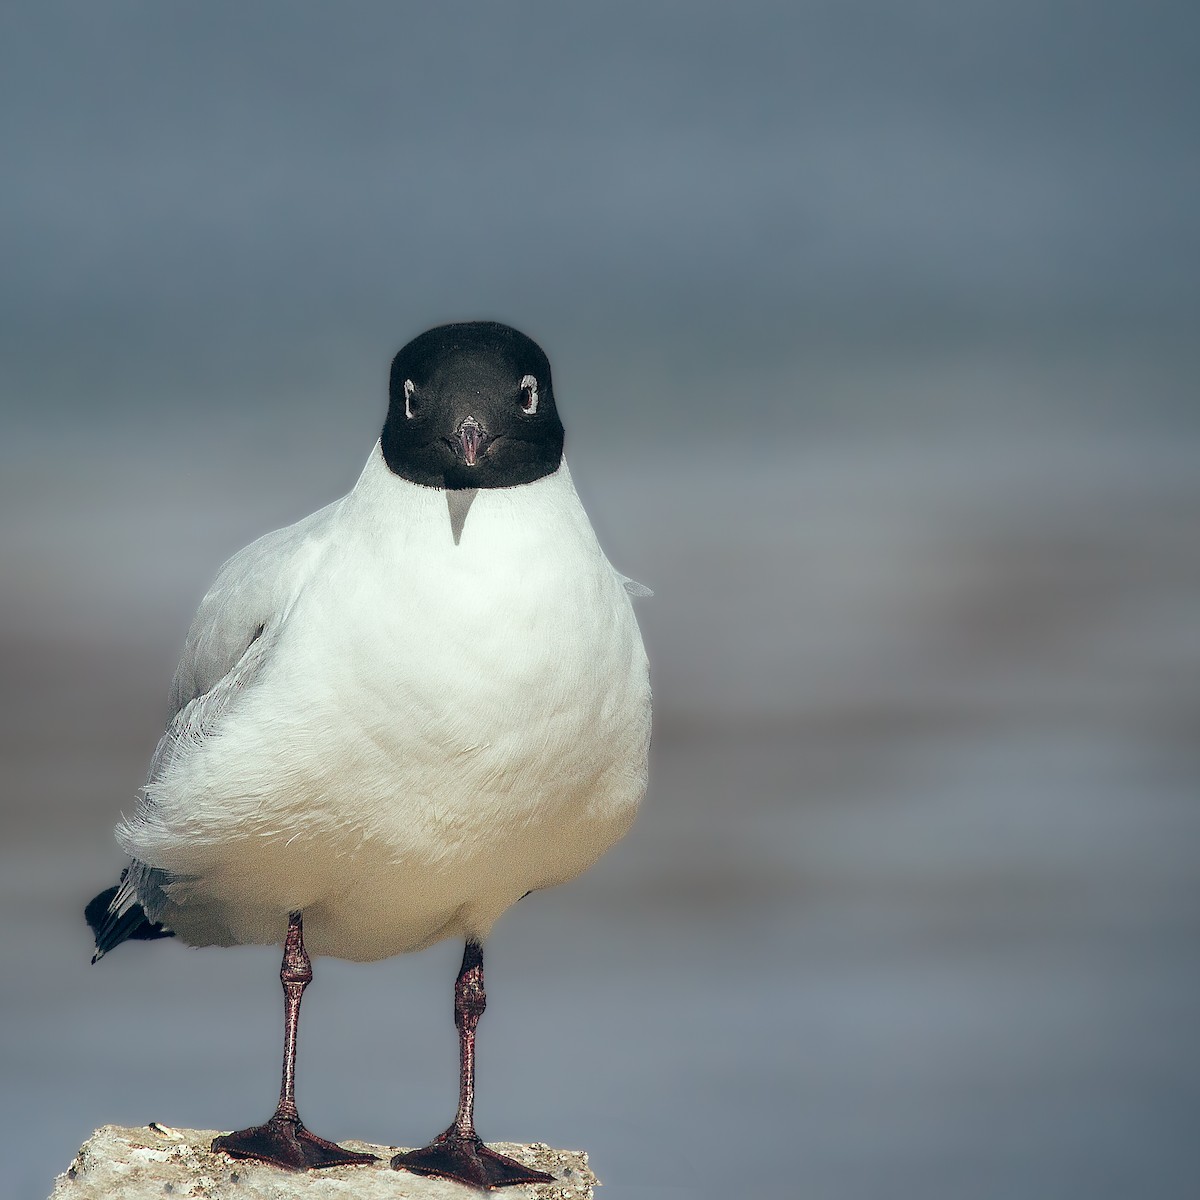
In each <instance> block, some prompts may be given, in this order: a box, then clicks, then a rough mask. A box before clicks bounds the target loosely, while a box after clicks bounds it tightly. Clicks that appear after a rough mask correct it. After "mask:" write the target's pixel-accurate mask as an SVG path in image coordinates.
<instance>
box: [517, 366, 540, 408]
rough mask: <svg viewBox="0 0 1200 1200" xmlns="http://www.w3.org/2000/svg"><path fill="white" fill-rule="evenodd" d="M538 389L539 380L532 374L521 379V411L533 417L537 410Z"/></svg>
mask: <svg viewBox="0 0 1200 1200" xmlns="http://www.w3.org/2000/svg"><path fill="white" fill-rule="evenodd" d="M537 406H538V390H537V380H536V379H534V377H533V376H532V375H526V376H525V377H524V378H523V379H522V380H521V411H522V412H525V413H528V414H529V415H530V416H531V417H532V416H533V414H534V413H535V412H537Z"/></svg>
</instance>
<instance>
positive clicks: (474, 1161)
mask: <svg viewBox="0 0 1200 1200" xmlns="http://www.w3.org/2000/svg"><path fill="white" fill-rule="evenodd" d="M486 1007H487V994H486V993H485V992H484V990H483V949H482V947H481V946H480V945H479V943H478V942H468V943H467V946H466V949H465V951H464V952H463V960H462V967H461V968H460V969H459V972H458V979H457V981H456V982H455V985H454V1023H455V1025H457V1026H458V1052H459V1072H458V1113H457V1114H456V1115H455V1118H454V1124H453V1125H451V1126H450V1128H449V1129H447V1130H446V1131H445V1133H440V1134H438V1136H437V1137H436V1138H434V1139H433V1141H432V1142H430V1143H429V1145H428V1146H425V1147H424V1148H423V1149H421V1150H410V1151H409V1152H408V1153H407V1154H397V1155H396V1157H395V1158H393V1159H392V1166H393V1167H394V1168H395V1169H396V1170H397V1171H400V1170H403V1171H413V1172H415V1173H416V1174H418V1175H438V1176H441V1177H442V1178H443V1179H455V1180H457V1181H458V1182H459V1183H465V1184H469V1185H470V1186H472V1187H478V1188H498V1187H505V1186H507V1185H508V1184H514V1183H553V1182H554V1176H553V1175H547V1174H546V1172H545V1171H535V1170H533V1169H532V1168H531V1167H527V1166H525V1165H524V1164H523V1163H519V1162H517V1161H516V1159H512V1158H508V1157H506V1156H505V1155H503V1154H497V1153H496V1151H495V1150H489V1149H488V1148H487V1147H486V1146H485V1145H484V1144H483V1142H482V1140H481V1139H480V1137H479V1135H478V1134H477V1133H476V1132H475V1029H476V1027H477V1026H478V1025H479V1018H480V1017H481V1016H482V1015H483V1010H484V1009H485V1008H486Z"/></svg>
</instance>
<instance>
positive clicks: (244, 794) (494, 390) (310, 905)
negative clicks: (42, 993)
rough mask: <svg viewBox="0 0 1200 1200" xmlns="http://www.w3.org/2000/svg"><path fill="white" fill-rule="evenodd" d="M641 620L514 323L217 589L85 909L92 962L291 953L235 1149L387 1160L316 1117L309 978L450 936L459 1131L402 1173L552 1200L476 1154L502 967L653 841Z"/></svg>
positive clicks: (488, 336)
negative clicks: (113, 859) (350, 483)
mask: <svg viewBox="0 0 1200 1200" xmlns="http://www.w3.org/2000/svg"><path fill="white" fill-rule="evenodd" d="M645 594H648V591H647V589H645V588H643V587H641V585H639V584H635V583H633V581H631V580H629V579H627V578H626V577H625V576H623V575H621V574H619V573H618V572H617V571H616V570H615V569H614V568H613V567H612V566H611V565H610V563H609V562H608V560H607V559H606V558H605V556H604V553H603V551H602V550H601V549H600V546H599V544H598V542H597V540H596V536H595V534H594V532H593V530H592V527H591V525H590V523H589V521H588V518H587V515H586V513H585V512H584V509H583V506H582V504H581V503H580V501H579V497H578V496H577V494H576V492H575V488H574V485H573V484H572V481H571V475H570V472H569V470H568V468H567V463H566V460H565V459H564V457H563V427H562V423H561V421H560V419H559V416H558V411H557V408H556V405H555V399H554V388H553V383H552V380H551V374H550V364H549V362H548V360H547V358H546V355H545V353H544V352H543V351H542V349H541V348H540V347H539V346H538V345H537V343H535V342H534V341H532V340H531V339H530V338H528V337H526V336H525V335H524V334H522V333H519V332H518V331H517V330H515V329H512V328H510V327H509V326H507V325H502V324H499V323H496V322H490V321H473V322H466V323H460V324H453V325H443V326H439V327H437V328H435V329H431V330H429V331H427V332H426V333H423V334H421V335H420V336H419V337H417V338H415V339H413V340H412V341H411V342H409V343H408V344H407V345H406V346H405V347H404V348H403V349H402V350H401V351H400V352H399V353H398V354H397V355H396V356H395V359H394V360H393V362H392V367H391V375H390V382H389V402H388V413H387V419H386V422H385V424H384V427H383V432H382V434H381V436H380V438H379V440H378V442H377V443H376V444H375V447H374V449H373V450H372V451H371V454H370V457H369V458H368V460H367V463H366V466H365V467H364V469H363V471H362V474H361V475H360V477H359V479H358V482H357V483H356V484H355V485H354V487H353V489H352V490H351V491H350V492H349V493H348V494H347V495H346V496H344V497H343V498H342V499H340V500H337V501H335V502H334V503H333V504H330V505H328V506H327V507H325V508H322V509H320V510H319V511H318V512H315V513H313V514H312V515H311V516H309V517H306V518H305V519H303V520H301V521H298V522H297V523H296V524H294V525H291V526H288V527H287V528H285V529H280V530H277V531H275V532H273V533H268V534H267V535H266V536H265V537H261V538H259V539H258V540H257V541H255V542H253V543H251V544H250V545H249V546H247V547H246V548H245V549H243V550H242V551H240V552H239V553H238V554H235V555H234V556H233V558H231V559H230V560H229V561H228V562H227V563H226V564H225V565H224V566H223V567H222V568H221V569H220V571H219V572H218V574H217V577H216V580H215V582H214V583H213V585H212V587H211V588H210V590H209V591H208V593H207V595H205V597H204V599H203V600H202V601H201V603H200V607H199V611H198V612H197V614H196V617H195V619H194V621H193V622H192V626H191V629H190V631H189V633H188V635H187V640H186V643H185V646H184V651H183V656H182V659H181V661H180V663H179V666H178V668H177V670H176V672H175V676H174V680H173V682H172V685H171V711H172V716H171V718H170V720H169V723H168V725H167V728H166V731H165V732H164V733H163V735H162V738H161V740H160V742H159V743H158V747H157V749H156V750H155V753H154V755H153V758H152V761H151V765H150V769H149V775H148V778H147V782H146V784H145V786H144V788H143V789H142V792H141V794H140V797H139V801H138V804H137V808H136V811H135V812H134V813H133V815H132V816H131V817H129V818H128V819H125V820H123V821H122V822H121V823H120V824H119V825H118V827H117V840H118V842H119V844H120V846H121V847H122V849H123V850H124V851H125V852H126V853H127V854H128V855H129V857H130V862H129V865H128V866H127V867H126V869H125V871H124V872H123V873H122V876H121V880H120V882H119V883H118V884H117V885H116V886H115V887H111V888H108V889H107V890H106V891H104V892H101V893H100V895H98V896H97V897H96V898H95V899H94V900H93V901H92V902H91V903H90V904H89V905H88V906H87V910H86V916H87V919H88V922H89V924H90V925H91V926H92V929H93V931H94V933H95V938H96V954H95V957H94V958H93V961H96V960H97V959H99V958H100V957H102V956H103V955H104V954H106V953H107V952H108V951H110V950H112V949H113V948H114V947H115V946H117V945H118V944H119V943H121V942H123V941H126V940H128V939H154V938H158V937H166V936H171V935H173V936H175V937H177V938H179V939H180V940H181V941H183V942H186V943H187V944H189V945H193V946H231V945H241V944H265V945H282V947H283V962H282V967H281V970H280V979H281V981H282V984H283V990H284V1060H283V1079H282V1085H281V1089H280V1098H279V1104H278V1106H277V1108H276V1110H275V1113H274V1115H273V1116H272V1117H271V1118H270V1119H269V1120H268V1121H267V1122H266V1123H265V1124H263V1125H259V1126H255V1127H253V1128H249V1129H243V1130H239V1131H237V1132H234V1133H229V1134H225V1135H224V1136H221V1137H218V1138H217V1139H216V1140H215V1141H214V1143H213V1148H214V1150H219V1151H223V1152H224V1153H226V1154H229V1155H231V1156H233V1157H234V1158H240V1159H254V1160H260V1161H265V1162H269V1163H273V1164H275V1165H277V1166H280V1167H285V1168H291V1169H296V1170H300V1169H306V1168H320V1167H329V1166H335V1165H342V1164H349V1163H358V1162H363V1161H367V1160H370V1158H371V1156H370V1155H363V1154H358V1153H355V1152H353V1151H349V1150H346V1149H344V1148H343V1147H341V1146H338V1145H337V1144H336V1143H334V1142H330V1141H327V1140H325V1139H324V1138H320V1137H317V1136H316V1134H314V1133H312V1132H311V1131H310V1130H308V1129H307V1128H306V1127H305V1125H304V1124H303V1122H302V1121H301V1120H300V1116H299V1112H298V1110H297V1108H296V1099H295V1067H296V1044H297V1033H298V1024H299V1014H300V1003H301V997H302V995H303V993H304V989H305V988H306V987H307V986H308V984H309V982H310V981H311V980H312V977H313V972H312V957H313V956H319V955H332V956H334V957H337V958H342V959H349V960H352V961H357V962H369V961H375V960H378V959H383V958H388V957H391V956H392V955H395V954H403V953H410V952H413V951H417V950H421V949H423V948H425V947H427V946H430V945H432V944H433V943H435V942H438V941H440V940H442V939H444V938H454V939H460V940H461V941H462V942H463V943H464V952H463V958H462V966H461V968H460V970H459V973H458V977H457V980H456V982H455V988H454V1016H455V1024H456V1026H457V1028H458V1033H459V1104H458V1111H457V1114H456V1116H455V1118H454V1121H453V1123H452V1124H451V1125H450V1126H449V1128H447V1129H446V1130H445V1132H443V1133H441V1134H439V1135H438V1136H437V1137H436V1138H434V1140H433V1141H432V1142H430V1143H429V1144H428V1145H426V1146H425V1147H424V1148H422V1149H419V1150H414V1151H411V1152H409V1153H404V1154H399V1155H397V1156H396V1157H395V1158H394V1159H393V1160H392V1166H393V1167H395V1168H397V1169H403V1170H407V1171H412V1172H416V1173H418V1174H422V1175H436V1176H441V1177H444V1178H449V1179H456V1180H459V1181H461V1182H463V1183H467V1184H471V1185H473V1186H475V1187H481V1188H495V1187H501V1186H505V1185H508V1184H518V1183H533V1182H545V1181H548V1180H550V1178H551V1177H550V1176H548V1175H546V1174H544V1173H543V1172H539V1171H534V1170H531V1169H529V1168H527V1167H525V1166H523V1165H522V1164H520V1163H517V1162H516V1161H515V1160H513V1159H511V1158H508V1157H506V1156H504V1155H501V1154H498V1153H497V1152H496V1151H494V1150H491V1149H489V1148H488V1147H487V1146H486V1145H485V1144H484V1143H483V1142H482V1140H481V1139H480V1138H479V1136H478V1135H477V1134H476V1132H475V1126H474V1091H475V1036H476V1029H477V1026H478V1023H479V1018H480V1016H481V1015H482V1013H483V1011H484V1007H485V1004H486V994H485V991H484V976H483V945H484V941H485V939H486V938H487V936H488V934H489V932H490V931H491V929H492V926H493V925H494V923H495V921H496V920H497V918H498V917H499V916H500V915H501V914H502V913H503V912H504V911H505V910H506V909H508V908H509V907H511V906H512V905H513V904H515V903H516V902H517V901H518V900H519V899H521V898H522V897H523V896H525V895H527V894H528V893H529V892H531V891H536V890H539V889H542V888H548V887H553V886H554V885H556V884H560V883H564V882H566V881H567V880H570V879H573V878H575V877H576V876H577V875H579V874H580V873H581V872H582V871H584V870H586V869H587V868H588V867H589V866H591V865H592V864H593V863H595V862H596V860H597V859H598V858H599V857H600V856H601V855H602V854H603V853H604V852H605V851H606V850H607V849H608V848H609V847H611V846H612V845H613V844H614V843H615V842H616V841H618V839H620V838H621V837H622V836H623V835H624V834H625V832H626V831H627V830H628V829H629V827H630V824H631V823H632V821H633V819H634V815H635V813H636V811H637V808H638V805H639V803H640V801H641V799H642V796H643V794H644V792H645V789H646V779H647V752H648V748H649V741H650V719H651V699H650V685H649V674H648V667H647V661H646V655H645V651H644V649H643V645H642V639H641V636H640V634H639V632H638V626H637V621H636V619H635V617H634V612H633V606H632V598H633V597H635V596H638V595H645Z"/></svg>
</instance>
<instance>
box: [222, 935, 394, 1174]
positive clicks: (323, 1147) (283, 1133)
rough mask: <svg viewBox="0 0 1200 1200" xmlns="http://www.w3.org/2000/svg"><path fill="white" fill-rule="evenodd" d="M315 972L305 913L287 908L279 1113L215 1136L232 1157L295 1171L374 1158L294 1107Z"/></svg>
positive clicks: (281, 979)
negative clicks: (304, 1001)
mask: <svg viewBox="0 0 1200 1200" xmlns="http://www.w3.org/2000/svg"><path fill="white" fill-rule="evenodd" d="M312 977H313V972H312V962H311V961H310V959H309V957H308V954H307V953H306V952H305V950H304V924H303V921H302V919H301V915H300V913H298V912H294V913H289V914H288V931H287V939H286V940H285V942H284V944H283V966H282V967H280V969H279V979H280V982H282V984H283V1082H282V1084H281V1085H280V1088H279V1104H278V1106H277V1107H276V1109H275V1115H274V1116H273V1117H272V1118H271V1119H270V1120H269V1121H268V1122H267V1123H266V1124H265V1125H255V1126H253V1127H252V1128H250V1129H241V1130H238V1131H237V1132H236V1133H227V1134H224V1135H223V1136H222V1137H219V1138H214V1139H213V1144H212V1148H213V1149H214V1150H223V1151H224V1152H225V1153H226V1154H228V1155H230V1156H232V1157H233V1158H248V1159H254V1160H257V1161H258V1162H266V1163H272V1164H274V1165H275V1166H277V1167H285V1168H287V1169H288V1170H291V1171H304V1170H309V1169H314V1168H317V1167H338V1166H346V1165H348V1164H351V1163H365V1162H374V1161H375V1156H374V1155H373V1154H356V1153H355V1152H354V1151H353V1150H344V1149H343V1148H342V1147H341V1146H339V1145H337V1144H336V1143H334V1142H327V1141H326V1140H325V1139H324V1138H319V1137H317V1135H316V1134H315V1133H309V1131H308V1130H307V1129H305V1128H304V1124H303V1122H302V1121H301V1120H300V1114H299V1113H298V1112H297V1111H296V1030H297V1028H298V1026H299V1023H300V999H301V997H302V996H303V995H304V989H305V988H306V987H308V985H309V984H310V983H311V982H312Z"/></svg>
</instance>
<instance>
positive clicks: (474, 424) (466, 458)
mask: <svg viewBox="0 0 1200 1200" xmlns="http://www.w3.org/2000/svg"><path fill="white" fill-rule="evenodd" d="M454 436H455V437H456V438H457V439H458V444H457V445H456V446H455V449H456V450H457V451H458V452H459V453H460V454H461V455H462V460H463V462H464V463H465V464H466V465H467V466H468V467H473V466H475V464H476V463H477V462H478V461H479V452H480V450H482V449H484V448H485V447H486V443H487V430H486V429H484V427H483V426H482V425H481V424H480V423H479V422H478V421H477V420H475V418H474V417H465V418H464V419H463V421H462V424H460V425H459V427H458V428H457V429H456V430H455V431H454Z"/></svg>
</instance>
